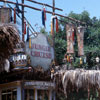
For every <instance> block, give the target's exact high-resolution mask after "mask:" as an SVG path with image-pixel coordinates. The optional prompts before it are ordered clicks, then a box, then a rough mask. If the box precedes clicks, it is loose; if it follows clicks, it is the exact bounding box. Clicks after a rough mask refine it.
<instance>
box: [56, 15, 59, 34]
mask: <svg viewBox="0 0 100 100" xmlns="http://www.w3.org/2000/svg"><path fill="white" fill-rule="evenodd" d="M58 30H59V26H58V18H57V17H56V33H58Z"/></svg>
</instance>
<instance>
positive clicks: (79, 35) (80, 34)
mask: <svg viewBox="0 0 100 100" xmlns="http://www.w3.org/2000/svg"><path fill="white" fill-rule="evenodd" d="M76 35H77V42H78V55H79V56H83V55H84V43H83V42H84V27H82V26H79V27H78V28H77V32H76Z"/></svg>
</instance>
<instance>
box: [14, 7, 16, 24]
mask: <svg viewBox="0 0 100 100" xmlns="http://www.w3.org/2000/svg"><path fill="white" fill-rule="evenodd" d="M14 24H16V8H14Z"/></svg>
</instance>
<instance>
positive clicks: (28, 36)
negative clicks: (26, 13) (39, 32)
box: [27, 25, 29, 41]
mask: <svg viewBox="0 0 100 100" xmlns="http://www.w3.org/2000/svg"><path fill="white" fill-rule="evenodd" d="M27 41H29V25H27Z"/></svg>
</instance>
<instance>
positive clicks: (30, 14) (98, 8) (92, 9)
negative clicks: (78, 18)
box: [0, 0, 100, 32]
mask: <svg viewBox="0 0 100 100" xmlns="http://www.w3.org/2000/svg"><path fill="white" fill-rule="evenodd" d="M9 1H14V2H15V1H16V0H9ZM35 1H38V2H42V3H46V4H49V5H52V0H35ZM18 2H19V3H20V2H21V0H18ZM25 4H27V5H30V6H33V7H37V8H40V9H42V7H43V6H41V5H38V4H34V3H30V2H28V1H26V0H25ZM0 5H2V3H1V2H0ZM55 6H56V7H58V8H61V9H63V11H56V13H59V14H62V15H68V14H69V13H70V12H71V11H73V12H74V13H77V14H79V13H81V12H82V11H84V10H87V11H88V12H89V13H90V17H91V18H92V17H94V16H96V17H97V18H100V0H55ZM12 7H14V5H12ZM46 9H47V10H48V11H52V9H51V8H48V7H46ZM25 11H26V13H25V17H27V19H28V20H29V22H30V23H31V24H32V26H33V27H34V28H35V30H36V31H39V30H40V28H41V27H43V25H42V20H41V15H42V14H41V12H39V11H36V10H33V9H30V8H25ZM51 16H52V15H50V14H47V21H46V31H47V32H49V31H50V21H51Z"/></svg>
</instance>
